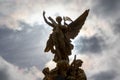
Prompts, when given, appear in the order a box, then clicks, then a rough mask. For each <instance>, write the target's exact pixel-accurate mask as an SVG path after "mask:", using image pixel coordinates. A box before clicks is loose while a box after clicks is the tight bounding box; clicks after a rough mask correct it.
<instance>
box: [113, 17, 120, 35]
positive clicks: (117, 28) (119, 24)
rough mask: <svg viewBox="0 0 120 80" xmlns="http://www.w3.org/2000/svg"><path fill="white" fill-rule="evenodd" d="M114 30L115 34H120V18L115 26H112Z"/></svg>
mask: <svg viewBox="0 0 120 80" xmlns="http://www.w3.org/2000/svg"><path fill="white" fill-rule="evenodd" d="M112 29H113V31H114V33H115V34H119V33H120V17H119V18H118V19H117V20H115V22H114V24H113V25H112Z"/></svg>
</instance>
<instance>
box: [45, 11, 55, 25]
mask: <svg viewBox="0 0 120 80" xmlns="http://www.w3.org/2000/svg"><path fill="white" fill-rule="evenodd" d="M43 18H44V20H45V22H46V23H47V24H48V25H49V26H52V27H53V24H52V23H50V22H49V21H47V19H46V17H45V11H43Z"/></svg>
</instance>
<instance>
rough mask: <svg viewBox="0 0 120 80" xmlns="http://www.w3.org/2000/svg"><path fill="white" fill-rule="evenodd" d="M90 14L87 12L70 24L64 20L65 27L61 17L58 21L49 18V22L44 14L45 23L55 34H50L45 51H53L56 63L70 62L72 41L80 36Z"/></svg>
mask: <svg viewBox="0 0 120 80" xmlns="http://www.w3.org/2000/svg"><path fill="white" fill-rule="evenodd" d="M88 13H89V10H86V11H85V12H84V13H83V14H82V15H81V16H79V17H78V18H77V19H76V20H75V21H72V20H71V21H72V22H71V23H70V24H66V23H65V19H64V25H62V23H61V22H62V20H63V19H62V18H61V17H60V16H58V17H56V21H55V20H53V19H52V18H51V17H48V19H49V20H50V22H49V21H48V20H47V19H46V17H45V11H44V12H43V17H44V20H45V22H46V23H47V24H48V25H49V26H51V27H53V32H52V33H51V34H50V37H49V39H48V41H47V45H46V48H45V50H44V51H45V52H48V51H50V50H51V52H52V53H54V54H55V57H54V59H53V60H54V61H55V62H57V61H59V60H68V61H69V59H68V56H69V55H71V50H72V49H73V45H72V44H71V40H70V39H74V38H75V37H76V36H77V35H78V33H79V31H80V29H81V28H82V26H83V24H84V22H85V20H86V17H87V16H88Z"/></svg>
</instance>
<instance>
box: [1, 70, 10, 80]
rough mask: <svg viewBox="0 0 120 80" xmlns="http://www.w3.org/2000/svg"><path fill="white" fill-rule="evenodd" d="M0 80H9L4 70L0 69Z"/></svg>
mask: <svg viewBox="0 0 120 80" xmlns="http://www.w3.org/2000/svg"><path fill="white" fill-rule="evenodd" d="M0 80H9V78H8V74H7V72H6V70H5V69H0Z"/></svg>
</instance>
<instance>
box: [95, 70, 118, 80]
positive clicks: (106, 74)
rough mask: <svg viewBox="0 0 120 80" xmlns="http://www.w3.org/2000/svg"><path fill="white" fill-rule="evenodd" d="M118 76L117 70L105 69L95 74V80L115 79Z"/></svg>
mask: <svg viewBox="0 0 120 80" xmlns="http://www.w3.org/2000/svg"><path fill="white" fill-rule="evenodd" d="M116 76H118V75H117V74H116V72H115V71H103V72H100V73H98V74H95V75H94V76H93V80H115V77H116Z"/></svg>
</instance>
